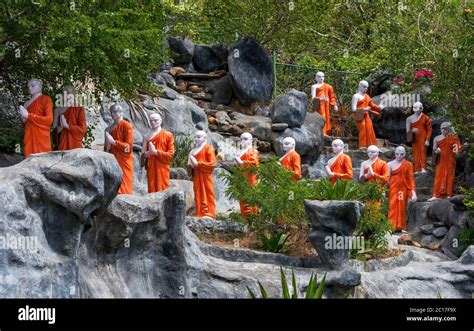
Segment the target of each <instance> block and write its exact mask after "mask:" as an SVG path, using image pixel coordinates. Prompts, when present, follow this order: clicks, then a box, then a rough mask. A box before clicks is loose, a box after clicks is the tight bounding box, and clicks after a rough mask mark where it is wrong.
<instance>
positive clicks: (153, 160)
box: [146, 129, 174, 193]
mask: <svg viewBox="0 0 474 331" xmlns="http://www.w3.org/2000/svg"><path fill="white" fill-rule="evenodd" d="M151 143H152V144H153V145H155V148H156V151H157V153H158V155H154V154H150V155H149V156H148V168H147V171H146V175H147V178H148V192H149V193H152V192H159V191H163V190H166V189H168V188H169V187H170V164H171V160H172V159H173V154H174V138H173V134H172V133H171V132H168V131H165V130H163V129H161V131H160V132H158V133H157V134H155V135H154V136H153V137H152V138H151V139H150V140H149V141H148V143H147V150H149V148H148V146H149V144H151Z"/></svg>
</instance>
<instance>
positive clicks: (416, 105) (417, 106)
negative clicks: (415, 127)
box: [413, 102, 423, 114]
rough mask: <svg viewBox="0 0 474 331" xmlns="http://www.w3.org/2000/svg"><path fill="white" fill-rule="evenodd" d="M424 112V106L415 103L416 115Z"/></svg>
mask: <svg viewBox="0 0 474 331" xmlns="http://www.w3.org/2000/svg"><path fill="white" fill-rule="evenodd" d="M422 110H423V106H422V105H421V103H418V102H415V104H414V105H413V111H414V112H415V113H416V114H419V113H420V112H421V111H422Z"/></svg>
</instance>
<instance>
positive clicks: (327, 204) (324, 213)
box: [304, 200, 364, 269]
mask: <svg viewBox="0 0 474 331" xmlns="http://www.w3.org/2000/svg"><path fill="white" fill-rule="evenodd" d="M304 205H305V210H306V215H307V216H308V219H309V223H310V224H311V232H310V233H309V240H310V241H311V244H312V245H313V247H314V248H315V249H316V251H317V252H318V256H319V258H320V259H321V262H322V264H323V266H324V267H326V268H329V269H339V268H341V267H343V266H344V265H345V264H346V263H347V261H348V260H349V253H350V251H351V248H352V246H351V242H350V240H352V234H353V232H354V229H355V227H356V225H357V222H358V221H359V219H360V216H361V213H362V210H363V208H364V205H363V204H362V203H360V202H358V201H318V200H305V202H304Z"/></svg>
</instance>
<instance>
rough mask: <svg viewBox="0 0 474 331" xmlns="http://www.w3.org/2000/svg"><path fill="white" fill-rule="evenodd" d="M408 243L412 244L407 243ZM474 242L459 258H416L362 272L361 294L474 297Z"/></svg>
mask: <svg viewBox="0 0 474 331" xmlns="http://www.w3.org/2000/svg"><path fill="white" fill-rule="evenodd" d="M407 247H408V246H407ZM473 261H474V246H470V247H469V248H468V249H467V250H466V251H465V252H464V254H463V255H462V256H461V257H460V258H459V259H458V260H456V261H439V262H438V261H436V262H426V261H413V262H410V263H408V264H407V265H405V266H400V267H398V268H393V269H390V270H377V271H376V272H362V273H361V275H362V277H361V285H360V286H358V287H357V288H356V297H357V298H407V299H408V298H425V299H434V298H436V297H437V295H438V294H439V295H441V297H442V298H471V295H472V292H473V291H474V263H473Z"/></svg>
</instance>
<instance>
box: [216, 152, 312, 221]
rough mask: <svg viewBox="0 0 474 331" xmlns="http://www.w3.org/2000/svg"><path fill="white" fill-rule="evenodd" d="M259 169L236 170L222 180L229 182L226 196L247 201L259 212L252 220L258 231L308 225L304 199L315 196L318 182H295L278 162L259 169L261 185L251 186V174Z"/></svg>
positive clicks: (273, 161)
mask: <svg viewBox="0 0 474 331" xmlns="http://www.w3.org/2000/svg"><path fill="white" fill-rule="evenodd" d="M256 171H257V169H256V168H255V167H246V168H241V167H237V166H235V167H233V168H231V171H230V173H229V174H223V175H222V177H223V178H224V179H225V180H226V181H227V183H228V187H227V190H226V194H227V195H229V196H230V197H231V198H234V199H236V200H241V201H245V202H246V203H247V204H249V205H251V206H256V207H257V208H258V209H259V213H258V215H255V216H252V215H249V216H252V218H253V219H254V223H255V225H256V226H257V227H263V228H266V227H267V226H268V224H277V223H279V222H280V223H285V224H299V223H302V222H305V221H306V213H305V210H304V199H309V198H311V197H312V196H313V194H312V193H311V188H312V186H314V181H310V180H300V181H293V180H292V174H291V172H290V171H289V170H288V169H285V168H283V167H282V166H281V165H280V164H279V163H278V162H276V161H275V160H272V161H270V162H264V163H262V164H261V165H260V167H259V168H258V178H259V181H258V183H257V184H256V185H253V186H252V185H250V183H249V179H248V174H249V173H250V172H252V173H253V172H256Z"/></svg>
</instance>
